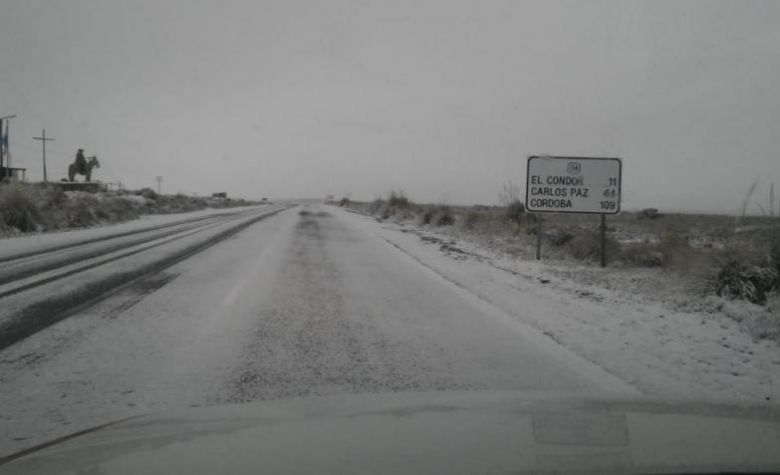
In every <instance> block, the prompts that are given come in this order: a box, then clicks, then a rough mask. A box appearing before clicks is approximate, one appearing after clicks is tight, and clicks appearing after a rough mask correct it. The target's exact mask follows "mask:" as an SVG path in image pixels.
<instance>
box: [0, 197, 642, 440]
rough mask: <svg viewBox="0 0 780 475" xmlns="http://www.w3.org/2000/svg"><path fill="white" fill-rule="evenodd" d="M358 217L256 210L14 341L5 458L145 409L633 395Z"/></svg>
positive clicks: (7, 359)
mask: <svg viewBox="0 0 780 475" xmlns="http://www.w3.org/2000/svg"><path fill="white" fill-rule="evenodd" d="M347 218H348V216H347V214H346V213H345V212H344V211H342V210H337V209H333V208H331V207H326V206H304V207H296V208H293V209H289V210H286V211H282V212H280V213H278V214H275V215H272V216H268V217H265V218H264V219H262V220H256V221H253V222H252V223H251V225H249V226H248V227H245V228H242V229H241V230H240V232H237V233H236V234H234V235H232V236H230V237H229V238H227V239H224V240H222V241H220V242H219V243H218V244H216V245H213V246H211V247H208V248H206V249H203V250H200V252H198V253H197V254H194V253H191V254H192V255H189V256H188V257H187V258H186V259H184V260H180V261H179V262H177V263H175V264H173V265H171V266H169V267H166V268H165V269H164V270H162V271H159V272H155V273H152V274H150V275H148V276H147V277H145V278H144V279H142V280H137V281H135V282H133V283H132V284H131V285H129V286H127V285H126V286H124V287H122V288H121V290H119V291H118V292H114V293H112V295H111V296H110V297H108V298H105V299H103V300H100V301H99V302H97V303H94V304H92V305H90V306H88V307H86V308H80V309H78V311H75V312H72V314H70V315H69V316H68V317H67V318H63V319H61V320H60V321H58V322H56V323H53V324H51V325H50V326H47V327H46V328H44V329H42V330H40V331H37V333H34V334H32V335H31V336H27V337H26V338H24V339H22V340H21V341H17V342H14V343H12V344H9V345H7V347H6V348H4V349H2V350H0V388H2V390H1V391H0V408H1V409H0V455H3V454H7V453H9V452H12V451H14V450H18V449H21V448H25V447H29V446H31V445H34V444H37V443H40V442H43V441H45V440H49V439H51V438H53V437H57V436H61V435H64V434H67V433H71V432H74V431H77V430H80V429H84V428H86V427H89V426H92V425H96V424H100V423H104V422H107V421H111V420H115V419H118V418H122V417H126V416H131V415H135V414H142V413H148V412H153V411H158V410H164V409H168V408H179V407H190V406H202V405H213V404H225V403H235V402H244V401H252V400H259V399H279V398H289V397H297V396H312V395H325V394H339V393H360V392H389V391H427V390H441V389H486V388H487V389H527V390H529V391H555V392H564V393H567V394H579V395H582V394H590V395H593V394H603V393H607V392H608V393H635V391H636V390H635V389H634V388H633V387H632V386H630V385H628V384H626V383H624V382H623V381H621V380H619V379H617V378H616V377H614V376H612V375H610V374H609V373H607V372H606V371H604V370H603V369H601V368H600V367H598V366H596V365H594V364H592V363H589V362H587V361H585V360H583V359H581V358H579V357H577V356H576V355H574V354H573V353H571V352H569V351H567V350H566V349H564V348H563V347H561V346H559V345H557V344H556V343H555V342H554V341H553V340H552V339H550V338H549V337H547V336H545V335H543V334H542V333H540V332H539V331H536V330H534V329H532V328H531V327H528V326H525V325H523V324H521V323H519V322H518V321H517V320H515V319H513V318H512V317H511V316H510V315H508V314H506V313H505V312H503V311H502V310H500V309H498V308H497V307H494V306H492V305H490V304H488V303H486V302H485V301H484V300H482V299H480V298H478V297H477V296H475V295H474V294H471V293H469V292H468V291H467V290H465V289H463V288H461V287H458V286H457V285H455V284H453V283H452V282H450V281H448V280H446V279H443V278H442V277H441V276H439V275H438V274H436V273H435V272H433V271H432V270H430V269H429V268H427V267H424V266H423V265H421V264H420V263H419V262H417V261H416V260H414V259H413V258H411V257H410V256H409V255H407V254H405V253H402V252H401V251H399V250H398V249H396V248H394V247H393V246H391V245H390V244H388V243H387V242H385V241H383V240H381V239H379V238H377V237H376V236H374V235H372V234H370V233H367V232H365V230H364V229H363V228H362V227H359V226H355V225H354V222H353V221H352V220H350V219H347ZM210 219H211V220H213V219H218V218H210ZM207 222H210V223H211V221H207ZM231 222H232V221H231ZM212 224H213V225H214V226H215V228H214V229H215V230H212V232H216V229H222V228H219V226H224V225H225V224H224V223H222V224H220V223H219V222H215V223H212ZM367 224H368V225H370V224H371V223H367ZM192 225H193V224H192V223H190V224H181V225H179V226H184V227H186V226H192ZM164 229H168V228H164ZM142 236H144V235H143V234H136V235H132V236H129V237H125V238H123V239H132V240H138V239H140V238H141V237H142ZM147 237H152V236H147ZM163 238H165V237H163ZM109 242H110V241H99V242H98V244H96V245H100V246H108V243H109ZM133 242H134V241H133ZM135 245H148V244H147V243H146V242H144V243H136V244H135ZM108 247H110V246H108ZM108 247H107V248H106V251H107V252H117V249H113V248H111V249H109V248H108ZM90 249H91V250H92V251H95V250H96V249H98V248H96V247H92V246H90ZM126 249H127V248H125V251H126ZM71 251H72V250H68V251H67V253H70V252H71ZM63 252H64V251H63ZM139 255H145V253H140V254H139ZM58 256H59V257H57V258H56V259H55V258H52V259H54V261H56V260H57V259H61V260H62V263H63V264H62V265H63V266H67V265H72V264H71V261H70V260H68V259H66V257H65V256H64V255H60V254H58ZM101 256H103V254H101V255H100V256H97V257H96V256H93V257H90V259H92V258H98V259H100V258H104V257H101ZM47 262H51V260H50V261H47ZM38 264H39V265H40V266H43V263H42V261H38ZM51 266H52V267H51V268H47V269H46V270H45V271H41V272H53V271H54V272H57V269H60V266H56V265H54V264H52V265H51ZM43 267H46V266H43ZM43 267H41V268H43ZM25 268H26V267H25ZM52 269H54V270H52ZM3 275H6V274H2V275H0V281H2V278H3ZM31 275H33V277H34V276H35V275H39V273H33V274H31ZM26 278H29V277H26ZM8 279H10V278H8ZM11 280H13V279H11ZM6 285H11V284H6ZM0 290H2V288H0ZM0 302H1V301H0Z"/></svg>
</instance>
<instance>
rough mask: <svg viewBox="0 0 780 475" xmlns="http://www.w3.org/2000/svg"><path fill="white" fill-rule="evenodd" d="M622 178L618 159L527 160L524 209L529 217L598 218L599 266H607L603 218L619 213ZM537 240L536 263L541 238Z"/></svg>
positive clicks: (541, 158) (621, 167) (543, 158)
mask: <svg viewBox="0 0 780 475" xmlns="http://www.w3.org/2000/svg"><path fill="white" fill-rule="evenodd" d="M622 175H623V164H622V161H621V159H619V158H600V157H552V156H547V155H545V156H533V157H529V158H528V168H527V174H526V180H527V183H526V192H525V207H526V209H527V210H528V211H529V212H532V213H582V214H599V215H601V230H600V234H601V265H602V266H606V262H607V259H606V248H607V238H606V234H607V224H606V215H608V214H618V213H619V212H620V192H621V182H622ZM540 230H541V229H540ZM537 239H538V241H537V251H536V255H537V259H538V258H539V257H540V248H541V237H537Z"/></svg>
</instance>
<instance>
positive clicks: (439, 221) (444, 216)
mask: <svg viewBox="0 0 780 475" xmlns="http://www.w3.org/2000/svg"><path fill="white" fill-rule="evenodd" d="M453 224H455V216H454V215H453V214H452V209H451V208H450V207H449V206H440V207H439V208H438V210H437V212H436V226H452V225H453Z"/></svg>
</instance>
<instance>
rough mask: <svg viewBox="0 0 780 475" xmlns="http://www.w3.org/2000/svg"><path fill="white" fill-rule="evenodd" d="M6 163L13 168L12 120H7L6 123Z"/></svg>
mask: <svg viewBox="0 0 780 475" xmlns="http://www.w3.org/2000/svg"><path fill="white" fill-rule="evenodd" d="M5 163H6V165H7V166H8V168H9V169H10V168H11V121H10V120H6V124H5Z"/></svg>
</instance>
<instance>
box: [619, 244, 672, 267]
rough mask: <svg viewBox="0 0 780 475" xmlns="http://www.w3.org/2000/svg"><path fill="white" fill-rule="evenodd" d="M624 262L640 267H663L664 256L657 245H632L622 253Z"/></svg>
mask: <svg viewBox="0 0 780 475" xmlns="http://www.w3.org/2000/svg"><path fill="white" fill-rule="evenodd" d="M620 256H621V259H622V260H623V262H625V263H626V264H629V265H633V266H638V267H662V266H663V265H664V254H663V253H662V252H661V251H660V250H659V249H658V246H657V245H655V244H648V243H643V244H632V245H629V246H626V247H624V248H623V250H622V252H621V253H620Z"/></svg>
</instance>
